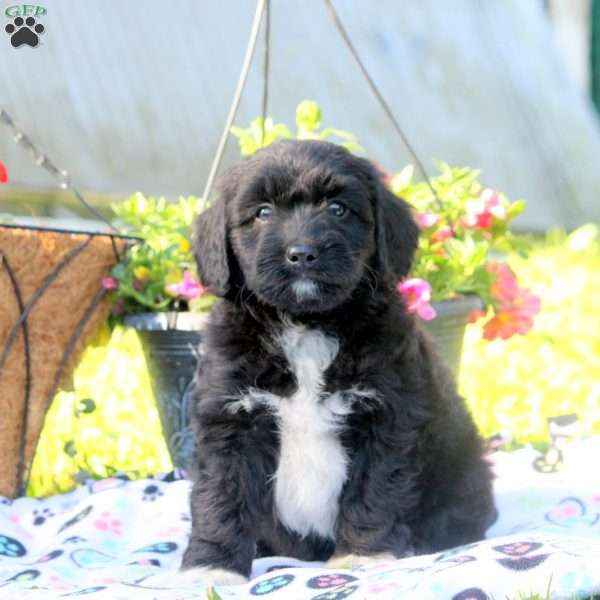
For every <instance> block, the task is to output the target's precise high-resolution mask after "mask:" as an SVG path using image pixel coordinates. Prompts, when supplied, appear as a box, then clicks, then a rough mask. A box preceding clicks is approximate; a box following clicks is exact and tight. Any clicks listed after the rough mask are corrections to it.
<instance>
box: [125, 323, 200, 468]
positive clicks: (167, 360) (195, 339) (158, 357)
mask: <svg viewBox="0 0 600 600" xmlns="http://www.w3.org/2000/svg"><path fill="white" fill-rule="evenodd" d="M205 320H206V315H203V314H196V313H144V314H138V315H129V316H127V317H125V320H124V323H125V325H128V326H130V327H134V328H135V329H137V330H138V334H139V336H140V339H141V340H142V344H143V347H144V353H145V356H146V362H147V364H148V368H149V371H150V380H151V383H152V389H153V391H154V397H155V399H156V405H157V408H158V413H159V416H160V421H161V426H162V430H163V435H164V437H165V441H166V442H167V447H168V448H169V453H170V455H171V460H172V462H173V465H174V466H175V467H177V468H181V469H185V470H188V469H189V466H190V465H189V463H190V460H191V459H192V457H193V452H194V435H193V432H192V429H191V425H190V413H189V411H190V392H191V387H192V382H193V378H194V373H195V371H196V359H197V356H198V348H199V346H200V344H201V342H202V331H201V330H202V327H203V325H204V322H205Z"/></svg>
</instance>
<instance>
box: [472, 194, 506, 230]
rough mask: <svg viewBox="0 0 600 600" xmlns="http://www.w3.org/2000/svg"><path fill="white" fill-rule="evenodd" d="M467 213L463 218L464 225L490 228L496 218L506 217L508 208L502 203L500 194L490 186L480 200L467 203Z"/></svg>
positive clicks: (500, 219) (503, 218)
mask: <svg viewBox="0 0 600 600" xmlns="http://www.w3.org/2000/svg"><path fill="white" fill-rule="evenodd" d="M466 209H467V214H466V215H465V216H464V217H463V219H462V224H463V226H464V227H473V228H475V229H489V228H490V227H491V226H492V223H493V222H494V218H495V219H498V220H499V221H504V220H505V219H506V209H505V208H504V206H503V205H502V201H501V200H500V195H499V194H498V192H495V191H494V190H490V189H489V188H487V189H485V190H483V191H482V192H481V195H480V197H479V200H471V201H469V202H467V203H466Z"/></svg>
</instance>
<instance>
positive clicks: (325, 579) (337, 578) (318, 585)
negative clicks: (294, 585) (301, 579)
mask: <svg viewBox="0 0 600 600" xmlns="http://www.w3.org/2000/svg"><path fill="white" fill-rule="evenodd" d="M356 580H357V578H356V577H353V576H352V575H346V574H345V573H331V574H329V573H327V574H325V575H318V576H317V577H312V578H311V579H309V580H308V581H307V582H306V585H307V587H309V588H313V589H316V590H324V589H327V588H332V587H339V586H340V585H344V584H346V583H350V582H351V581H356Z"/></svg>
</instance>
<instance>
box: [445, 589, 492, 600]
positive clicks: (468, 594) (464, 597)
mask: <svg viewBox="0 0 600 600" xmlns="http://www.w3.org/2000/svg"><path fill="white" fill-rule="evenodd" d="M489 599H490V597H489V596H488V595H487V594H486V593H485V592H484V591H483V590H481V589H479V588H469V589H466V590H463V591H462V592H459V593H458V594H456V596H452V600H489Z"/></svg>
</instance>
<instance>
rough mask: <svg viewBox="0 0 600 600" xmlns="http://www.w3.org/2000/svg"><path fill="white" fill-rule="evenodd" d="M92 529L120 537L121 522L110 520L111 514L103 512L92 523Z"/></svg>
mask: <svg viewBox="0 0 600 600" xmlns="http://www.w3.org/2000/svg"><path fill="white" fill-rule="evenodd" d="M94 527H95V528H96V529H99V530H100V531H106V532H108V533H112V534H114V535H121V534H122V531H121V521H120V520H119V519H115V518H112V515H111V513H109V512H108V511H106V510H105V511H103V512H101V513H100V516H99V517H98V518H97V519H96V520H95V521H94Z"/></svg>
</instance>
